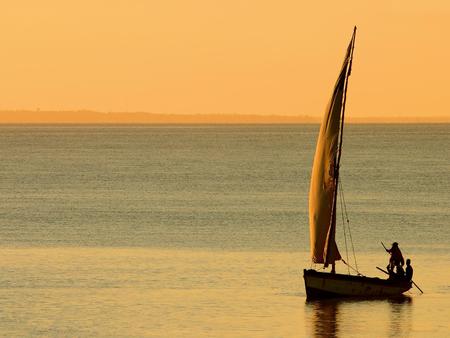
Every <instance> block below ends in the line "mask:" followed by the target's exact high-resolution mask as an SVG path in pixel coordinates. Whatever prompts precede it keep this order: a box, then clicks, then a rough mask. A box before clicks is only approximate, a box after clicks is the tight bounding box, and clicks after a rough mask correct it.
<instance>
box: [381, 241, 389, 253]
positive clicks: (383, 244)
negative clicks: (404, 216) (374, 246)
mask: <svg viewBox="0 0 450 338" xmlns="http://www.w3.org/2000/svg"><path fill="white" fill-rule="evenodd" d="M381 245H382V246H383V248H384V250H386V251H388V249H387V248H386V247H385V246H384V244H383V242H381Z"/></svg>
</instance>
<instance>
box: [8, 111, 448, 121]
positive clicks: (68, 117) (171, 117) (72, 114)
mask: <svg viewBox="0 0 450 338" xmlns="http://www.w3.org/2000/svg"><path fill="white" fill-rule="evenodd" d="M321 121H322V118H321V117H316V116H311V115H274V114H271V115H270V114H269V115H263V114H236V113H235V114H226V113H223V114H220V113H210V114H180V113H177V114H163V113H147V112H100V111H92V110H66V111H52V110H48V111H41V110H34V111H33V110H0V125H12V124H14V125H24V124H47V125H49V124H55V125H64V124H78V125H88V124H103V125H114V124H142V125H145V124H148V125H161V124H319V123H321ZM347 122H348V123H351V124H365V123H367V124H376V123H380V124H389V123H405V124H414V123H425V124H426V123H442V124H446V123H450V116H449V117H447V116H408V117H405V116H398V115H397V116H389V117H387V116H362V117H351V116H348V117H347Z"/></svg>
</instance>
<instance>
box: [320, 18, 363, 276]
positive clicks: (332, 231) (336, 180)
mask: <svg viewBox="0 0 450 338" xmlns="http://www.w3.org/2000/svg"><path fill="white" fill-rule="evenodd" d="M355 39H356V26H355V27H354V28H353V35H352V40H351V43H350V48H351V50H350V59H349V61H348V65H347V71H346V76H345V82H344V93H343V102H342V107H341V119H340V128H339V143H338V148H337V152H336V160H335V162H334V163H335V164H334V179H333V180H334V186H335V189H334V195H333V207H332V218H331V219H332V222H331V228H330V234H329V238H331V239H333V240H332V241H331V240H328V243H327V249H326V252H327V254H326V259H325V262H324V267H327V266H328V264H329V263H330V262H329V253H330V245H331V244H334V243H335V242H334V238H335V234H336V206H337V195H338V183H339V165H340V162H341V155H342V139H343V134H344V117H345V103H346V101H347V87H348V78H349V76H350V74H351V72H352V63H353V51H354V49H355ZM331 263H334V262H331Z"/></svg>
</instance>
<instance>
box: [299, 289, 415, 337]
mask: <svg viewBox="0 0 450 338" xmlns="http://www.w3.org/2000/svg"><path fill="white" fill-rule="evenodd" d="M411 305H412V298H411V297H408V296H401V297H395V298H391V299H380V300H361V299H342V298H341V299H326V300H315V301H306V303H305V310H306V311H307V312H310V313H309V316H308V317H310V319H311V321H310V323H311V324H312V327H311V333H310V336H313V337H344V336H348V335H349V334H350V335H351V334H357V335H359V334H361V335H364V334H365V333H366V334H367V332H372V334H377V335H380V334H381V335H382V336H392V337H404V336H407V335H408V334H409V333H410V332H411V316H412V313H411V310H412V308H411Z"/></svg>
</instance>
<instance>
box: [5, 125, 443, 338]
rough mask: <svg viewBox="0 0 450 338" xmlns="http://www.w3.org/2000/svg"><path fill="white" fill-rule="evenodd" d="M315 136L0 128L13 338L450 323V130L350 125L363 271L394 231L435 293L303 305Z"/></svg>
mask: <svg viewBox="0 0 450 338" xmlns="http://www.w3.org/2000/svg"><path fill="white" fill-rule="evenodd" d="M317 131H318V126H314V125H312V126H228V127H223V126H222V127H221V126H192V127H174V126H172V127H164V126H161V127H142V126H135V127H132V126H130V127H101V126H96V127H2V128H0V151H1V158H2V165H1V166H0V182H1V184H0V189H1V193H0V245H1V246H0V302H1V306H0V334H1V335H3V336H5V337H14V336H53V337H61V336H67V337H78V336H96V337H112V336H118V337H122V336H133V337H140V336H149V337H302V336H305V337H311V336H317V337H322V336H324V337H333V336H335V337H351V336H364V337H384V336H392V337H409V336H411V337H421V336H430V337H431V336H432V337H440V336H442V337H446V336H448V335H449V332H450V325H449V320H448V318H449V316H450V311H449V307H450V282H449V281H450V250H449V249H450V228H449V227H448V225H449V223H448V222H449V221H448V219H449V216H450V208H449V204H450V155H449V151H448V148H449V146H450V126H449V125H405V126H401V125H379V126H376V125H367V126H364V125H350V126H347V127H346V134H345V139H344V154H343V163H342V171H341V175H342V177H343V188H344V193H345V197H346V202H347V209H348V212H349V218H350V225H351V228H352V235H353V240H354V243H355V249H356V254H357V258H358V266H359V268H360V270H361V272H362V273H364V274H365V275H369V276H379V277H383V274H382V273H381V272H380V271H378V270H376V268H375V266H377V265H378V266H382V267H383V266H385V265H386V264H387V259H388V256H387V254H386V253H385V252H384V250H383V249H382V247H381V244H380V241H384V242H385V243H386V244H387V243H390V242H392V241H393V240H396V241H398V242H400V246H401V248H402V250H403V252H404V254H405V256H407V257H410V258H411V259H412V261H413V266H414V269H415V275H414V279H415V281H416V282H417V283H418V284H419V286H420V287H421V288H422V289H423V290H424V291H425V293H424V294H423V295H420V293H419V291H418V290H417V289H413V290H411V291H410V292H408V294H407V295H408V297H407V298H405V299H397V300H390V301H388V300H376V301H328V302H312V303H306V302H305V290H304V286H303V279H302V269H303V268H309V267H310V266H311V263H310V262H309V255H308V252H307V251H308V224H307V195H308V186H309V175H310V170H311V163H312V157H313V152H314V146H315V141H316V137H317ZM342 232H343V231H342V225H341V224H339V226H338V237H339V238H338V242H339V246H340V248H341V252H342V253H343V255H345V245H344V241H343V237H342ZM352 257H353V255H352V252H351V250H350V253H349V261H353V258H352ZM338 270H339V271H340V272H343V273H346V272H347V270H346V268H345V267H343V266H341V265H339V266H338Z"/></svg>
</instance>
